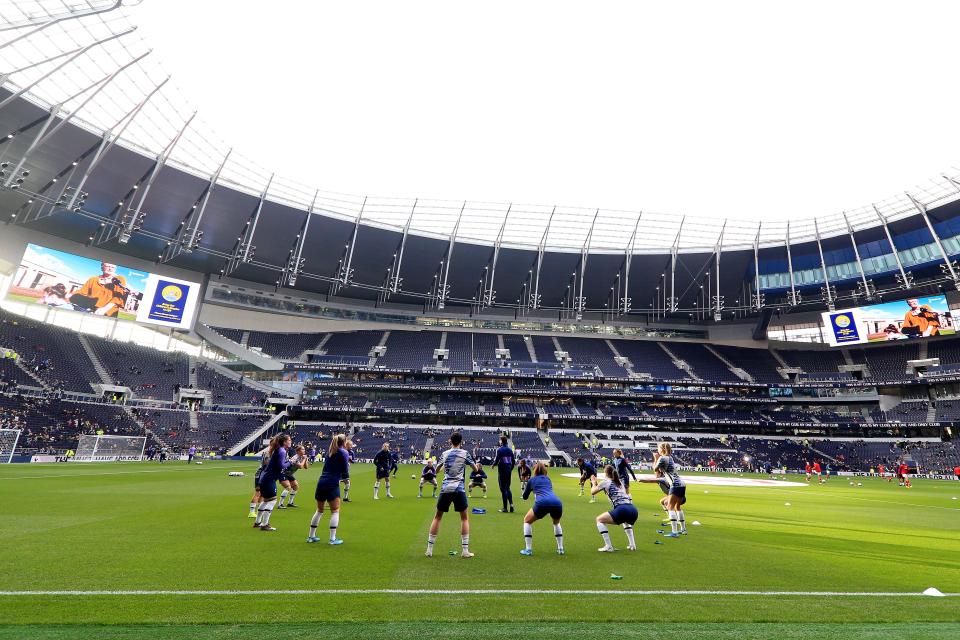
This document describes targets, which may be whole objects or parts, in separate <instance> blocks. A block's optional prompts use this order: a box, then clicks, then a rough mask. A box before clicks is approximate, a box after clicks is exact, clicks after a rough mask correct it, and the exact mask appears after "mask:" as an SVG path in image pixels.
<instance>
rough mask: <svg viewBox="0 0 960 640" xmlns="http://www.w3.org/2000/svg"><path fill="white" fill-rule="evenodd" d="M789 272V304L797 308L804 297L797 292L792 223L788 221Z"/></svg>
mask: <svg viewBox="0 0 960 640" xmlns="http://www.w3.org/2000/svg"><path fill="white" fill-rule="evenodd" d="M786 246H787V271H789V273H790V295H789V296H788V297H787V302H788V303H789V304H790V306H791V307H795V306H797V305H798V304H800V300H801V298H802V296H801V295H800V293H799V292H798V291H797V283H796V280H795V279H794V276H793V254H792V253H791V251H790V221H789V220H788V221H787V238H786Z"/></svg>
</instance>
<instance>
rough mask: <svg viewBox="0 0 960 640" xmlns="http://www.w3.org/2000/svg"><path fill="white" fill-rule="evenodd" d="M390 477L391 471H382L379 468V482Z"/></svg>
mask: <svg viewBox="0 0 960 640" xmlns="http://www.w3.org/2000/svg"><path fill="white" fill-rule="evenodd" d="M389 477H390V469H381V468H380V467H377V480H383V479H384V478H389Z"/></svg>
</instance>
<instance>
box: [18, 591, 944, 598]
mask: <svg viewBox="0 0 960 640" xmlns="http://www.w3.org/2000/svg"><path fill="white" fill-rule="evenodd" d="M609 594H616V595H628V596H774V597H779V596H799V597H816V598H819V597H830V596H850V597H868V598H906V597H915V596H924V594H922V593H917V592H907V593H897V592H889V591H714V590H697V589H693V590H681V591H671V590H664V589H653V590H630V589H626V590H618V589H542V590H541V589H256V590H226V589H224V590H215V589H197V590H190V589H185V590H170V589H158V590H140V589H133V590H113V591H70V590H66V591H0V596H263V595H277V596H290V595H417V596H420V595H441V596H442V595H537V596H553V595H578V596H579V595H609ZM943 595H944V596H947V597H956V596H960V593H945V594H943ZM926 597H929V596H926Z"/></svg>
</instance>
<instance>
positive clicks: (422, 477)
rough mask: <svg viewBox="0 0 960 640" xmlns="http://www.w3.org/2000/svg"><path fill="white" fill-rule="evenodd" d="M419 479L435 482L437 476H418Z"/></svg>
mask: <svg viewBox="0 0 960 640" xmlns="http://www.w3.org/2000/svg"><path fill="white" fill-rule="evenodd" d="M420 479H421V480H423V481H424V482H429V483H431V484H437V476H420Z"/></svg>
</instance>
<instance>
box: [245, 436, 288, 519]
mask: <svg viewBox="0 0 960 640" xmlns="http://www.w3.org/2000/svg"><path fill="white" fill-rule="evenodd" d="M289 446H290V436H289V435H288V434H286V433H281V434H279V435H276V436H274V437H273V439H272V440H270V446H269V447H267V454H268V456H267V468H266V469H264V470H263V474H262V475H261V476H260V505H259V506H258V507H257V519H256V520H254V522H253V526H254V527H260V530H261V531H276V530H277V529H276V527H271V526H270V515H271V514H272V513H273V507H274V506H275V505H276V504H277V480H279V479H280V477H281V476H282V475H283V474H284V472H286V470H287V466H288V465H289V462H288V460H287V447H289Z"/></svg>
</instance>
